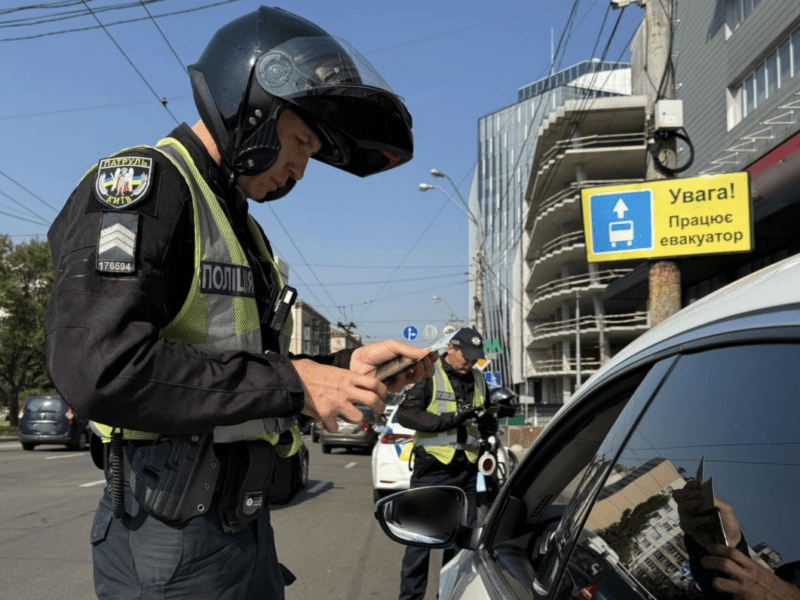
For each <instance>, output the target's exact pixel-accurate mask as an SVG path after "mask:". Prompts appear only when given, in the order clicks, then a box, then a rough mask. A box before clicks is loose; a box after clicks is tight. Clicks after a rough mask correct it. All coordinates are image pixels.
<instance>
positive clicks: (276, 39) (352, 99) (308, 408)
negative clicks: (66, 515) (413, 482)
mask: <svg viewBox="0 0 800 600" xmlns="http://www.w3.org/2000/svg"><path fill="white" fill-rule="evenodd" d="M189 73H190V76H191V84H192V90H193V93H194V99H195V104H196V106H197V109H198V111H199V114H200V117H201V119H200V121H199V122H197V123H196V124H195V125H194V126H193V127H189V126H188V125H186V124H182V125H180V126H179V127H178V128H176V129H175V130H174V131H172V132H171V133H170V134H169V135H168V137H166V138H165V139H163V140H161V141H160V142H159V143H158V144H157V145H156V146H155V147H149V146H141V147H135V148H129V149H127V150H123V151H121V152H118V153H116V154H114V155H113V156H110V157H108V158H104V159H103V160H101V161H100V162H99V163H98V165H97V166H96V167H95V168H93V169H92V170H90V171H89V172H88V173H87V174H86V175H85V176H84V178H83V179H82V180H81V182H80V183H79V184H78V186H77V187H76V189H75V190H74V191H73V193H72V195H71V196H70V198H69V200H68V201H67V203H66V205H65V207H64V209H63V210H62V211H61V213H60V214H59V216H58V217H57V219H56V221H55V222H54V224H53V226H52V228H51V230H50V232H49V240H50V243H51V247H52V253H53V262H54V265H55V269H56V283H55V287H54V291H53V294H52V296H51V299H50V302H49V303H48V306H47V314H46V329H47V340H46V351H47V366H48V370H49V373H50V375H51V378H52V380H53V382H54V384H55V385H56V387H57V389H58V390H59V392H60V393H61V395H62V396H63V397H64V398H65V399H66V401H67V402H69V403H70V404H71V405H72V406H73V408H74V409H76V410H77V411H78V412H80V413H82V414H84V415H86V416H87V417H89V418H90V419H92V420H93V421H94V422H95V423H96V427H97V431H98V433H99V434H100V435H101V436H102V438H103V441H104V442H106V443H105V444H104V445H103V447H102V449H101V451H100V453H99V456H98V457H97V458H98V461H97V462H99V465H100V466H102V467H103V468H105V470H106V475H107V479H108V480H109V482H110V485H109V486H108V487H107V488H106V491H105V494H104V496H103V498H102V499H101V500H100V504H99V507H98V509H97V512H96V514H95V519H94V523H93V525H92V531H91V543H92V545H93V560H94V580H95V590H96V593H97V595H98V597H100V598H164V597H170V598H187V599H188V598H191V599H193V600H194V599H197V598H215V599H221V598H231V599H249V598H283V597H284V593H283V590H284V585H285V584H288V583H290V582H291V581H292V580H293V575H292V574H291V573H290V572H289V570H288V569H286V568H284V567H283V566H282V565H279V563H278V560H277V556H276V551H275V547H274V538H273V533H272V528H271V527H270V520H269V511H268V508H267V504H268V494H269V486H270V483H271V481H272V476H273V474H274V472H275V464H276V462H277V461H279V460H282V459H285V458H287V457H290V456H291V455H292V454H294V453H295V452H296V451H297V450H298V448H299V446H300V444H301V440H300V437H299V432H298V428H297V424H296V417H298V416H299V415H300V414H301V413H302V414H303V415H306V416H308V417H311V418H313V419H316V420H320V421H322V422H323V423H324V425H325V427H326V428H327V429H328V430H330V431H336V430H337V426H336V418H337V416H339V417H342V418H344V419H345V420H348V421H351V422H359V421H361V420H362V416H361V413H360V412H359V411H358V409H357V408H356V407H355V406H353V403H359V404H364V405H367V406H369V407H370V408H371V409H372V410H373V411H375V412H377V413H380V412H382V411H383V406H384V405H383V400H384V399H385V397H386V394H387V386H386V385H384V384H383V383H381V382H379V381H378V380H377V379H376V378H375V376H374V372H375V369H376V367H377V366H379V365H380V364H382V363H384V362H386V361H388V360H390V359H393V358H395V357H397V356H405V357H408V358H415V359H416V358H421V357H422V356H423V355H424V354H425V350H424V349H418V348H413V347H411V346H406V345H404V344H401V343H399V342H396V341H389V342H382V343H379V344H372V345H369V346H365V347H362V348H358V349H356V350H349V351H343V352H340V353H336V354H332V355H324V356H315V357H310V356H291V355H289V354H288V352H287V347H288V342H289V337H290V335H291V330H292V323H291V318H290V316H289V314H290V313H289V308H290V307H291V304H292V302H293V300H294V297H295V292H294V290H292V289H291V288H289V287H288V286H285V285H284V282H283V281H282V279H281V275H280V272H279V271H278V269H277V266H276V264H275V262H274V260H273V255H272V250H271V247H270V244H269V242H268V240H267V238H266V236H265V235H264V232H263V231H262V230H261V228H260V226H259V225H258V224H257V223H256V222H255V220H254V219H253V218H252V217H251V216H249V214H248V202H247V198H250V199H252V200H254V201H256V202H265V201H269V200H275V199H277V198H280V197H282V196H284V195H286V194H287V193H288V192H289V191H290V190H291V189H292V187H293V186H294V185H295V183H296V182H297V181H298V180H300V179H301V178H302V177H303V175H304V172H305V168H306V165H307V163H308V160H309V158H312V157H313V158H315V159H317V160H319V161H321V162H324V163H327V164H329V165H332V166H334V167H337V168H339V169H342V170H344V171H347V172H349V173H353V174H355V175H359V176H368V175H372V174H374V173H379V172H381V171H385V170H387V169H390V168H393V167H396V166H398V165H400V164H403V163H405V162H407V161H408V160H410V159H411V156H412V150H413V144H412V137H411V117H410V115H409V113H408V111H407V110H406V108H405V106H404V105H403V103H402V101H401V100H400V99H399V98H398V97H397V96H396V95H395V94H393V93H392V92H391V91H390V89H389V87H388V86H387V85H386V83H385V82H384V81H383V80H382V79H381V78H380V76H379V75H378V74H377V72H376V71H375V70H374V69H373V68H372V67H370V66H369V64H368V63H367V61H366V60H365V59H363V57H360V56H358V55H357V54H356V53H355V52H354V51H353V50H352V49H349V48H346V47H345V46H343V45H342V44H340V43H339V42H338V41H336V40H334V39H333V38H331V37H330V36H329V35H328V34H327V33H326V32H325V31H323V30H322V29H320V28H319V27H318V26H316V25H315V24H313V23H311V22H309V21H307V20H305V19H302V18H300V17H298V16H296V15H293V14H291V13H289V12H286V11H283V10H281V9H278V8H265V7H261V8H260V9H259V10H257V11H255V12H252V13H250V14H246V15H244V16H242V17H240V18H238V19H236V20H234V21H232V22H231V23H229V24H227V25H225V26H223V27H222V28H221V29H220V30H219V31H218V32H217V33H216V34H215V36H214V37H213V38H212V40H211V41H210V42H209V44H208V46H207V47H206V49H205V51H204V52H203V54H202V56H201V57H200V59H199V60H198V61H197V63H195V64H194V65H193V66H191V67H190V68H189ZM123 180H124V182H123ZM121 182H123V183H121ZM434 360H435V357H433V358H431V359H425V360H424V361H422V362H420V363H418V365H417V366H416V367H415V368H414V369H412V370H410V371H407V372H406V373H404V374H402V375H399V376H398V377H396V378H395V380H393V381H391V382H389V383H390V384H391V385H389V388H388V389H389V390H397V389H400V388H401V387H402V386H404V385H407V384H413V383H416V382H418V381H420V380H421V379H422V378H423V377H426V376H427V377H430V376H431V375H432V374H433V361H434Z"/></svg>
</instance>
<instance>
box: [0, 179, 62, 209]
mask: <svg viewBox="0 0 800 600" xmlns="http://www.w3.org/2000/svg"><path fill="white" fill-rule="evenodd" d="M0 175H2V176H3V177H5V178H6V179H8V180H9V181H10V182H11V183H13V184H14V185H16V186H17V187H20V188H22V189H23V190H25V191H26V192H28V193H29V194H30V195H31V196H33V197H34V198H36V199H37V200H38V201H39V202H41V203H42V204H44V205H45V206H47V207H48V208H50V209H52V210H53V211H55V212H58V209H57V208H56V207H55V206H53V205H52V204H50V203H49V202H47V201H46V200H44V199H42V198H40V197H39V196H37V195H36V194H34V193H33V192H32V191H30V190H29V189H28V188H26V187H25V186H24V185H22V184H21V183H20V182H19V181H17V180H16V179H13V178H12V177H11V176H10V175H7V174H6V173H5V172H3V171H0Z"/></svg>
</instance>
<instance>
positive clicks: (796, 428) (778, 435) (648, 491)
mask: <svg viewBox="0 0 800 600" xmlns="http://www.w3.org/2000/svg"><path fill="white" fill-rule="evenodd" d="M690 494H695V495H696V500H695V502H697V504H696V505H695V506H694V507H692V506H691V501H690V502H688V503H687V496H688V495H690ZM798 498H800V256H795V257H791V258H789V259H786V260H784V261H782V262H780V263H777V264H775V265H773V266H771V267H769V268H766V269H764V270H762V271H759V272H757V273H754V274H752V275H750V276H749V277H747V278H744V279H741V280H738V281H736V282H735V283H733V284H731V285H729V286H728V287H726V288H724V289H722V290H719V291H718V292H716V293H714V294H712V295H710V296H707V297H705V298H703V299H702V300H700V301H698V302H696V303H694V304H692V305H690V306H689V307H687V308H685V309H684V310H682V311H680V312H679V313H678V314H676V315H675V316H673V317H672V318H670V319H668V320H667V321H665V322H664V323H663V324H661V325H660V326H659V327H656V328H654V329H652V330H650V331H649V332H647V333H646V334H644V335H643V336H641V337H640V338H639V339H637V340H635V341H634V342H633V343H631V344H630V345H628V346H627V347H626V348H624V349H623V350H622V351H621V352H620V353H619V354H617V355H616V356H615V357H614V358H613V359H612V360H611V361H609V362H608V363H607V364H606V365H605V366H604V367H603V368H602V369H600V371H598V372H597V373H596V374H595V375H594V376H593V377H591V378H590V379H589V380H588V381H587V382H586V383H585V384H584V385H583V386H582V387H581V388H580V390H579V391H578V392H577V393H575V394H574V395H573V397H572V398H571V400H570V401H569V402H568V403H567V404H566V405H565V406H564V408H563V409H562V410H561V411H560V412H559V413H558V415H557V416H556V417H555V418H554V419H553V421H552V422H551V423H550V424H549V425H548V426H547V427H546V428H545V430H544V431H543V433H542V434H541V436H540V437H539V438H538V439H537V440H536V442H535V443H534V445H533V446H532V447H531V448H530V449H529V451H528V453H527V454H526V456H525V458H524V459H523V460H522V461H521V463H520V465H519V466H518V468H517V469H516V471H515V472H514V474H513V475H512V476H511V478H510V479H509V481H508V482H507V483H506V485H505V486H504V487H503V489H502V490H501V492H500V494H499V497H498V498H497V500H496V502H495V503H494V505H493V506H492V508H491V510H490V512H489V514H488V516H487V519H486V521H485V522H484V523H483V525H482V526H481V527H478V528H475V529H471V528H467V527H465V526H464V525H463V523H464V522H465V520H464V512H465V511H464V505H465V498H464V494H463V492H461V490H459V489H457V488H452V487H450V488H447V487H438V488H436V487H435V488H422V489H417V490H409V491H405V492H399V493H397V494H394V495H392V496H389V497H387V498H384V499H382V500H380V501H379V502H378V503H377V505H376V509H377V510H376V516H377V517H378V519H379V521H380V522H381V525H382V527H383V528H384V530H385V532H386V533H387V535H389V537H391V538H392V539H394V540H395V541H398V542H401V543H404V544H416V545H423V546H428V547H431V548H436V547H439V548H443V547H452V546H456V547H458V548H461V549H462V552H460V553H459V554H457V555H456V557H455V558H454V559H453V560H452V561H450V563H448V564H447V565H445V566H444V567H443V569H442V571H441V575H440V587H439V598H441V599H442V600H453V599H466V598H470V599H478V598H492V599H499V598H502V599H504V600H505V599H510V600H513V599H522V598H525V599H534V600H551V599H552V600H575V599H579V600H601V599H605V600H645V599H646V600H666V599H671V598H681V599H692V600H693V599H697V600H699V599H701V598H708V597H712V594H713V593H714V590H713V589H712V586H714V585H720V582H722V584H723V585H725V586H734V585H735V586H738V589H739V590H747V589H748V586H750V585H752V582H754V581H756V580H758V581H759V585H761V586H762V588H764V589H768V590H770V592H771V593H772V594H773V596H772V597H776V598H778V597H779V598H800V589H798V588H799V587H800V520H799V519H798ZM690 517H691V518H693V519H694V521H692V520H690ZM709 553H710V554H711V555H712V556H713V555H716V557H717V558H718V559H719V560H717V562H716V563H714V564H715V569H716V568H719V569H723V570H722V571H712V570H709V569H708V568H706V567H705V566H703V563H701V561H702V560H704V558H703V557H705V556H708V555H709ZM725 557H727V558H725ZM723 559H724V560H723ZM726 561H727V562H726ZM732 565H735V566H732ZM725 569H727V570H725ZM737 569H738V570H737ZM762 591H763V589H762ZM741 593H742V594H743V593H744V591H742V592H741ZM741 597H744V596H743V595H742V596H741ZM748 597H749V596H748ZM754 597H755V596H754Z"/></svg>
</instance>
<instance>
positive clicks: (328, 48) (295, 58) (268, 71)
mask: <svg viewBox="0 0 800 600" xmlns="http://www.w3.org/2000/svg"><path fill="white" fill-rule="evenodd" d="M189 75H190V77H191V81H192V92H193V95H194V99H195V104H196V105H197V110H198V111H199V113H200V118H201V119H202V120H203V122H204V123H205V124H206V126H207V127H208V129H209V132H210V133H211V135H212V137H213V138H214V141H215V142H216V144H217V148H218V149H219V152H220V155H221V156H222V162H223V164H222V167H223V169H224V170H225V172H226V174H227V175H228V178H229V180H230V183H231V185H232V184H233V183H234V182H235V180H236V177H238V176H239V175H258V174H260V173H263V172H264V171H266V170H267V169H269V168H270V167H271V166H272V164H273V163H274V162H275V160H276V159H277V157H278V153H279V152H280V140H279V139H278V134H277V130H276V123H277V120H278V117H279V116H280V114H281V113H282V112H283V111H284V110H286V109H287V108H291V109H292V110H293V111H294V112H296V113H297V114H298V116H300V118H302V119H303V121H305V123H306V124H307V125H308V126H309V127H310V128H311V129H313V130H314V132H315V133H316V134H317V137H319V139H320V141H321V142H322V149H321V150H320V151H319V152H318V153H316V154H315V155H314V158H316V159H317V160H319V161H321V162H324V163H326V164H329V165H331V166H334V167H336V168H339V169H342V170H344V171H347V172H348V173H353V174H354V175H359V176H361V177H366V176H368V175H372V174H374V173H379V172H381V171H385V170H387V169H391V168H393V167H396V166H398V165H401V164H403V163H406V162H408V161H409V160H411V157H412V155H413V149H414V143H413V140H412V136H411V115H410V114H409V112H408V110H407V109H406V107H405V106H404V104H403V102H402V100H401V99H400V98H399V97H398V96H396V95H395V94H394V93H393V92H392V91H391V89H390V88H389V86H388V84H387V83H386V82H385V81H384V80H383V79H382V78H381V76H380V75H379V74H378V72H377V71H376V70H375V69H374V68H373V67H372V66H371V65H370V64H369V63H368V62H367V60H366V59H365V58H363V57H362V56H361V55H360V54H358V53H357V52H356V51H355V50H354V49H353V48H351V47H350V46H349V45H348V44H347V43H346V42H343V41H342V40H336V39H334V38H332V37H331V36H330V35H328V34H327V33H326V32H325V31H324V30H322V29H321V28H319V27H318V26H316V25H315V24H313V23H311V22H310V21H307V20H305V19H303V18H301V17H298V16H297V15H294V14H292V13H290V12H287V11H285V10H283V9H280V8H268V7H265V6H262V7H260V8H259V9H258V10H257V11H254V12H252V13H249V14H246V15H244V16H242V17H239V18H238V19H236V20H234V21H231V22H230V23H228V24H227V25H225V26H223V27H222V28H221V29H220V30H219V31H217V33H216V34H214V37H213V38H212V39H211V41H210V42H209V43H208V46H206V49H205V50H204V51H203V54H202V56H201V57H200V59H199V60H198V61H197V62H196V63H195V64H193V65H191V66H190V67H189ZM294 184H295V181H294V180H293V179H290V180H289V181H288V182H287V184H286V185H285V186H284V187H282V188H281V189H279V190H276V191H274V192H270V193H269V194H267V196H266V197H265V198H263V199H261V200H275V199H277V198H280V197H282V196H285V195H286V194H287V193H288V192H289V191H290V190H291V189H292V187H293V186H294Z"/></svg>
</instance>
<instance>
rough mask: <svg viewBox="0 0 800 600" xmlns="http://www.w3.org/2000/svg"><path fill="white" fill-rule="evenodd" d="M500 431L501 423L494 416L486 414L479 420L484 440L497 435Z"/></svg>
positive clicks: (479, 429)
mask: <svg viewBox="0 0 800 600" xmlns="http://www.w3.org/2000/svg"><path fill="white" fill-rule="evenodd" d="M499 429H500V421H499V420H498V418H497V417H496V416H494V415H493V414H490V413H486V414H484V415H482V416H481V417H480V418H479V419H478V432H479V433H480V434H481V437H482V438H483V439H486V438H488V437H490V436H493V435H497V431H498V430H499Z"/></svg>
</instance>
